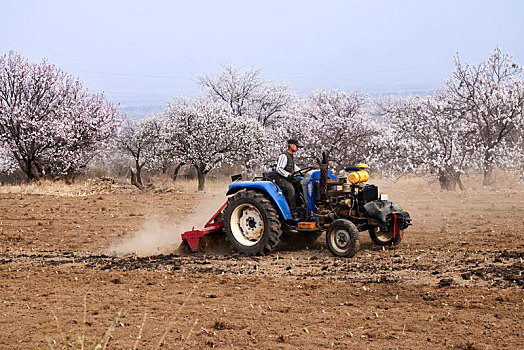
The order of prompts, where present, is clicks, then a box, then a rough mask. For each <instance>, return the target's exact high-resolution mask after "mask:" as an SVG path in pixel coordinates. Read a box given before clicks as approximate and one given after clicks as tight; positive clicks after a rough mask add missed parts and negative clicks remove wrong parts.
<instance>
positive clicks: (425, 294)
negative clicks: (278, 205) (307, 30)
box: [0, 179, 524, 349]
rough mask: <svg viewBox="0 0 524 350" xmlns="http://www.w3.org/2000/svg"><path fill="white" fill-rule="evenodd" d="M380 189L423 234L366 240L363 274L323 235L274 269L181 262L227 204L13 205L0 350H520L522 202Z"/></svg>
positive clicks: (281, 253) (223, 251) (222, 259)
mask: <svg viewBox="0 0 524 350" xmlns="http://www.w3.org/2000/svg"><path fill="white" fill-rule="evenodd" d="M379 186H380V187H379V188H380V189H381V191H382V192H387V193H388V194H389V198H390V200H393V201H394V202H396V203H399V204H400V205H401V206H402V207H403V208H404V209H405V210H407V211H409V212H410V214H411V216H412V218H413V225H412V226H411V227H410V228H409V229H407V230H406V231H405V232H403V241H402V243H401V244H400V245H399V246H395V247H386V248H381V247H377V246H375V245H374V244H373V243H372V242H371V240H370V239H369V236H368V234H367V233H366V232H361V237H362V244H361V250H360V252H359V253H358V254H357V255H356V256H355V257H354V258H351V259H342V258H335V257H333V256H332V255H331V254H330V252H329V250H328V249H327V247H326V243H325V241H324V240H325V238H324V236H322V237H321V238H319V240H318V241H317V242H316V243H315V244H313V245H312V246H311V247H308V248H307V249H295V248H293V247H290V246H286V245H282V246H280V247H279V249H278V250H277V251H275V252H274V253H272V254H271V255H269V256H264V257H246V256H241V255H238V254H236V253H234V252H232V251H231V250H230V248H229V246H228V245H227V244H226V242H224V241H223V240H222V238H221V237H215V238H213V237H211V238H209V239H206V241H205V242H203V244H202V248H201V251H200V252H198V253H194V254H187V253H183V252H179V251H177V250H176V249H177V247H178V243H179V242H177V240H178V237H179V234H180V233H181V232H180V230H182V228H185V227H189V228H191V227H192V226H195V227H196V226H198V225H201V224H203V223H205V221H206V220H205V219H203V218H204V216H209V214H208V213H209V212H211V213H212V212H213V211H214V210H216V209H218V207H219V203H220V202H222V201H223V200H225V198H224V197H223V196H222V195H219V194H217V192H216V191H215V192H213V193H210V192H206V193H198V192H191V191H169V192H165V193H153V192H151V191H149V192H140V191H138V190H133V189H123V190H120V191H113V192H115V193H103V194H91V195H81V196H78V195H77V196H65V195H60V196H56V195H36V194H27V193H21V192H20V193H1V194H0V348H1V349H34V348H36V347H37V343H39V344H40V347H42V348H51V347H52V348H55V349H60V348H65V344H66V342H67V340H66V339H67V338H70V339H71V342H72V343H73V345H74V346H75V348H81V346H80V345H79V344H75V343H74V341H75V340H77V339H84V343H85V348H86V349H88V348H92V347H93V346H94V344H95V341H96V339H97V338H102V337H103V335H104V332H106V331H108V330H109V332H110V333H111V336H110V337H109V340H108V343H107V348H108V349H133V348H135V346H136V348H139V349H150V348H159V347H160V348H168V349H180V348H187V349H196V348H239V349H240V348H242V349H243V348H262V349H294V348H302V349H318V348H337V349H349V348H351V349H368V348H371V349H374V348H376V349H382V348H386V349H396V348H403V349H414V348H432V349H433V348H436V349H439V348H442V349H444V348H446V349H447V348H457V349H500V348H508V349H517V348H522V347H523V344H524V326H523V320H524V312H523V310H524V290H523V287H524V276H522V273H523V270H524V264H523V259H524V220H523V219H524V215H523V213H524V187H523V186H522V185H511V186H510V185H507V186H505V187H504V188H500V189H497V190H493V189H486V188H481V187H480V186H477V185H476V184H475V183H474V182H472V183H471V187H473V188H474V189H468V190H466V191H463V192H450V193H449V192H441V191H439V189H438V187H437V185H436V184H427V183H425V182H423V181H422V180H421V179H411V180H403V181H400V182H397V183H392V182H385V181H382V182H380V183H379ZM226 187H227V185H224V188H221V189H219V191H220V192H221V193H224V192H225V191H224V190H225V188H226ZM3 192H9V191H8V190H5V191H3ZM204 213H205V215H204ZM200 214H202V215H200ZM196 219H200V222H198V221H199V220H196ZM202 220H203V221H202ZM186 229H187V228H186ZM184 230H185V229H184ZM146 246H147V247H146ZM145 248H147V249H145ZM120 312H124V313H125V316H124V317H121V318H118V317H117V316H118V314H119V313H120ZM104 344H105V339H104V340H103V341H102V346H104Z"/></svg>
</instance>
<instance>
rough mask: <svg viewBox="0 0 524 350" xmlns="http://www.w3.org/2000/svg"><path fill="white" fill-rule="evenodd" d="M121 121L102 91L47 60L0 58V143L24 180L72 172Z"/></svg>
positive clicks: (64, 174) (82, 164) (80, 167)
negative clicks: (91, 88)
mask: <svg viewBox="0 0 524 350" xmlns="http://www.w3.org/2000/svg"><path fill="white" fill-rule="evenodd" d="M122 121H123V117H122V116H121V114H120V113H119V111H118V110H117V107H115V106H114V105H113V104H111V103H108V102H107V101H106V99H105V97H104V96H103V95H102V94H90V93H88V91H87V90H85V89H83V87H82V84H81V83H80V81H78V80H74V79H73V78H72V77H71V76H69V75H67V74H66V73H65V72H63V71H62V70H60V69H59V68H57V67H55V66H54V65H51V64H49V63H48V62H47V61H45V60H44V61H42V62H41V63H30V62H28V61H27V60H25V59H23V58H22V57H21V56H20V55H14V56H9V57H7V56H2V57H0V142H1V143H2V144H3V145H4V147H5V148H6V149H7V151H8V153H9V154H10V156H11V157H12V158H13V159H14V160H15V161H16V163H17V165H18V166H19V167H20V169H21V170H22V171H23V172H24V173H25V174H26V175H27V178H28V179H30V180H34V179H39V178H41V177H54V176H73V175H74V174H75V173H76V172H78V171H80V170H81V169H83V168H84V167H85V166H86V164H87V162H88V161H89V159H90V158H91V157H92V155H93V153H95V152H96V151H97V150H98V149H99V148H100V147H101V145H103V144H104V142H105V141H107V140H108V139H109V138H110V137H111V136H112V135H114V134H115V132H116V130H117V129H118V127H119V126H120V124H121V123H122Z"/></svg>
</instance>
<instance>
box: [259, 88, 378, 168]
mask: <svg viewBox="0 0 524 350" xmlns="http://www.w3.org/2000/svg"><path fill="white" fill-rule="evenodd" d="M365 103H366V98H365V97H363V96H360V95H358V94H357V93H356V92H344V91H337V90H330V91H326V90H318V91H314V92H312V93H311V94H310V95H308V96H307V97H306V98H304V99H296V100H294V101H293V103H290V104H289V105H288V106H287V108H286V110H285V111H284V113H283V115H284V116H285V118H283V119H282V120H281V122H280V123H279V125H278V126H277V127H275V128H274V129H272V130H270V132H271V134H272V137H271V139H273V140H274V141H275V146H274V147H273V150H272V151H271V152H268V153H270V154H273V156H274V157H276V155H278V153H279V152H282V151H283V148H285V145H286V140H287V139H289V138H296V139H298V140H299V141H300V143H302V144H303V145H304V148H303V149H301V150H300V151H299V152H298V153H297V154H296V157H297V162H298V163H300V165H301V166H308V165H313V166H315V165H318V164H320V161H321V156H322V152H326V153H327V154H328V157H329V161H330V165H331V166H332V167H333V168H336V169H339V170H340V169H342V168H344V167H346V166H349V165H354V164H356V163H359V162H364V161H367V159H369V157H370V153H369V149H370V148H369V145H370V143H371V142H372V140H373V136H374V135H376V133H377V132H378V125H377V124H376V123H375V122H374V121H373V120H372V119H371V118H370V116H369V115H368V112H367V109H366V108H364V107H365ZM275 159H276V158H275Z"/></svg>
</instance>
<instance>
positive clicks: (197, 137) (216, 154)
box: [163, 98, 265, 191]
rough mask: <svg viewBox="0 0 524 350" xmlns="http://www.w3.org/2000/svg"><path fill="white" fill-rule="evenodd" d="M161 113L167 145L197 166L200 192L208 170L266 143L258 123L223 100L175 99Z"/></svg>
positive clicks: (245, 155) (240, 158) (250, 153)
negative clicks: (228, 105) (241, 114)
mask: <svg viewBox="0 0 524 350" xmlns="http://www.w3.org/2000/svg"><path fill="white" fill-rule="evenodd" d="M163 115H164V117H165V118H166V124H165V125H166V129H165V131H164V132H165V140H166V142H167V143H168V144H169V146H167V147H168V148H170V149H171V151H172V152H173V154H175V155H176V156H177V157H179V159H180V161H181V162H184V163H186V164H190V165H192V166H193V167H194V168H195V169H196V171H197V175H198V190H199V191H201V190H204V187H205V179H206V175H207V174H208V173H209V172H210V171H211V170H213V169H216V168H218V167H220V166H221V165H223V164H230V165H233V164H235V162H238V161H243V160H245V159H246V158H250V157H253V156H254V155H255V154H257V153H259V152H260V151H261V150H262V145H263V144H264V143H265V139H264V138H265V132H264V128H263V127H262V125H261V124H260V123H258V122H257V121H256V120H253V119H249V118H247V119H246V118H243V117H241V116H237V115H234V114H232V113H231V111H230V110H229V109H228V107H227V106H226V105H225V104H224V103H223V102H216V101H213V100H212V99H210V98H199V99H195V100H189V99H182V98H181V99H174V100H172V101H171V102H170V103H169V105H168V107H167V108H166V109H165V111H164V113H163Z"/></svg>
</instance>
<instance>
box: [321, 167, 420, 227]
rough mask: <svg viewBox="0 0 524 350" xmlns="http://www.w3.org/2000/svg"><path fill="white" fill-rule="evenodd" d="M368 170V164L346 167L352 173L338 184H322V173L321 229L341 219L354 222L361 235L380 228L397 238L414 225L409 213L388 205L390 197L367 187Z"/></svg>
mask: <svg viewBox="0 0 524 350" xmlns="http://www.w3.org/2000/svg"><path fill="white" fill-rule="evenodd" d="M367 168H368V166H367V165H366V164H358V165H357V166H355V167H347V168H345V169H344V170H346V172H349V173H348V174H347V176H346V177H339V178H338V179H337V180H336V181H332V180H329V179H325V180H323V179H322V172H321V176H320V179H319V180H320V181H319V182H320V184H321V185H320V187H321V189H320V196H319V199H320V202H317V203H318V205H319V207H321V210H320V212H319V215H318V219H319V224H320V225H321V226H328V225H329V224H330V223H331V222H332V221H333V220H336V219H340V218H342V219H348V220H350V221H352V222H353V223H354V224H355V226H356V227H357V228H358V229H359V231H362V230H371V229H374V228H377V229H379V230H380V231H382V232H390V233H393V234H395V233H398V232H400V231H401V230H404V229H405V228H407V227H408V226H409V225H410V224H411V218H410V216H409V213H408V212H406V211H404V210H403V209H402V208H401V207H400V206H399V205H397V204H394V203H392V202H390V201H388V200H387V195H381V196H379V191H378V187H377V186H375V185H372V184H365V182H366V181H368V180H369V173H368V172H367V171H366V169H367ZM324 183H325V185H324ZM323 185H324V186H325V188H327V189H326V190H325V191H322V186H323ZM323 192H324V193H325V194H324V193H323Z"/></svg>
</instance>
